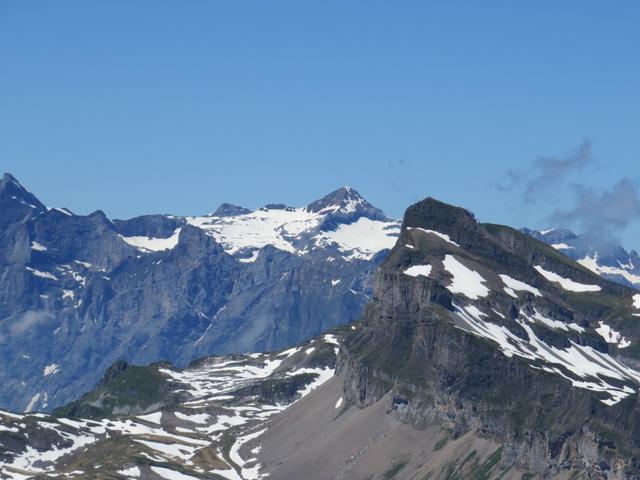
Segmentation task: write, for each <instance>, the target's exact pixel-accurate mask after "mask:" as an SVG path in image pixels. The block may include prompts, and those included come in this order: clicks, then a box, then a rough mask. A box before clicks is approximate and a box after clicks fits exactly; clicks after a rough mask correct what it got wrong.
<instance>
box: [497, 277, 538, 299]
mask: <svg viewBox="0 0 640 480" xmlns="http://www.w3.org/2000/svg"><path fill="white" fill-rule="evenodd" d="M498 276H499V277H500V279H501V280H502V282H503V283H504V284H505V285H506V287H505V289H504V290H505V292H507V294H509V295H511V296H512V297H514V298H518V296H517V295H516V294H515V293H513V291H514V290H515V291H516V292H531V293H533V294H534V295H535V296H536V297H541V296H542V294H541V293H540V290H538V289H537V288H535V287H532V286H531V285H529V284H527V283H524V282H521V281H520V280H516V279H515V278H512V277H510V276H509V275H504V274H502V275H498Z"/></svg>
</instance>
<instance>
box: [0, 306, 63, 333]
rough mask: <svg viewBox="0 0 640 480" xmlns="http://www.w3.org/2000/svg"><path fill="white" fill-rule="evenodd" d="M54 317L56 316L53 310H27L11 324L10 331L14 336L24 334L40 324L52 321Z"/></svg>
mask: <svg viewBox="0 0 640 480" xmlns="http://www.w3.org/2000/svg"><path fill="white" fill-rule="evenodd" d="M53 318H54V316H53V314H52V313H51V312H47V311H44V310H27V311H26V312H24V313H23V314H21V315H20V316H19V317H18V318H17V319H16V320H14V322H13V323H12V324H11V325H10V326H9V332H10V333H11V335H12V336H19V335H23V334H25V333H27V332H29V331H30V330H31V329H33V328H35V327H37V326H39V325H43V324H46V323H48V322H50V321H51V320H53Z"/></svg>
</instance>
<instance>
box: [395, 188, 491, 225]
mask: <svg viewBox="0 0 640 480" xmlns="http://www.w3.org/2000/svg"><path fill="white" fill-rule="evenodd" d="M403 227H405V228H407V227H409V228H423V229H426V230H437V231H444V232H445V233H447V232H449V231H455V230H460V229H462V230H467V231H477V230H478V223H477V221H476V219H475V217H474V215H473V213H471V212H470V211H469V210H466V209H464V208H461V207H455V206H453V205H449V204H447V203H444V202H441V201H439V200H436V199H435V198H431V197H428V198H425V199H424V200H422V201H420V202H418V203H415V204H413V205H411V206H410V207H409V208H408V209H407V211H406V212H405V215H404V220H403Z"/></svg>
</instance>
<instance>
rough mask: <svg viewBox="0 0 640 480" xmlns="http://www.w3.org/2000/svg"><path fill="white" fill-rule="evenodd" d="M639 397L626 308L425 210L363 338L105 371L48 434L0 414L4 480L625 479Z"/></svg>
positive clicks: (501, 229)
mask: <svg viewBox="0 0 640 480" xmlns="http://www.w3.org/2000/svg"><path fill="white" fill-rule="evenodd" d="M243 215H246V214H243ZM186 221H188V220H185V222H186ZM186 225H188V224H186ZM186 225H185V226H183V227H182V228H187V226H186ZM332 231H338V230H332ZM119 235H122V234H119ZM175 248H177V247H175ZM148 255H152V254H148ZM261 256H262V251H261V253H260V254H259V255H258V258H257V260H256V262H258V261H259V260H260V257H261ZM334 367H335V369H334ZM639 390H640V293H638V292H637V291H636V290H634V289H632V288H630V287H628V286H625V285H622V284H620V283H615V282H611V281H609V280H607V279H606V278H603V277H602V276H599V275H597V274H596V273H595V272H593V271H592V270H590V269H588V268H586V267H585V266H583V265H581V264H580V263H578V262H576V261H575V260H573V259H572V258H570V257H568V256H566V255H564V254H563V253H561V252H560V251H559V250H558V249H557V248H554V247H553V246H551V245H548V244H547V243H545V242H543V241H540V240H538V239H536V238H534V237H532V236H531V235H529V234H527V233H524V232H521V231H519V230H516V229H513V228H510V227H506V226H501V225H494V224H484V223H479V222H478V221H477V220H476V219H475V217H474V216H473V214H471V213H470V212H469V211H468V210H465V209H463V208H458V207H454V206H450V205H447V204H444V203H442V202H439V201H437V200H434V199H431V198H428V199H426V200H423V201H421V202H418V203H416V204H415V205H412V206H411V207H409V209H408V210H407V211H406V213H405V215H404V219H403V222H402V225H401V228H400V231H399V236H398V238H397V240H396V241H395V245H394V246H393V248H392V249H391V251H390V252H389V254H388V255H387V256H386V258H385V259H384V260H383V262H382V263H381V265H380V266H379V267H378V269H377V271H376V273H375V281H374V288H373V294H372V298H371V299H370V300H369V301H368V302H367V304H366V306H365V308H364V311H363V314H362V318H361V320H359V321H356V322H354V323H353V324H352V325H350V326H344V327H341V328H338V329H334V330H332V331H330V332H329V333H326V334H321V335H318V336H316V337H314V338H313V339H312V340H310V341H307V342H305V343H301V344H299V345H298V346H296V347H293V348H288V349H285V350H278V351H275V352H273V353H248V354H243V355H238V354H235V355H225V356H215V357H205V358H203V359H201V360H197V361H195V362H193V363H191V364H190V365H188V366H186V367H180V366H173V365H171V364H168V363H157V364H153V365H150V366H148V367H139V366H132V365H129V364H127V363H125V362H122V361H118V362H115V363H114V364H113V365H112V366H111V367H110V368H109V369H108V370H107V371H106V373H105V374H104V376H103V378H102V380H101V381H100V382H99V383H98V385H97V386H96V387H95V388H94V389H93V390H91V391H89V392H88V393H86V394H85V395H83V396H81V397H80V398H77V399H75V401H72V402H69V403H68V404H66V405H64V406H62V407H60V408H58V409H56V410H54V412H53V415H46V414H42V413H13V412H8V411H3V412H0V445H2V450H0V455H1V457H0V461H1V462H2V463H1V465H2V467H1V468H2V470H1V472H2V474H3V475H4V476H5V477H7V478H16V479H17V478H52V477H55V476H61V477H63V478H78V479H86V478H122V479H129V478H142V479H152V480H161V479H182V480H185V479H186V480H193V479H216V480H220V479H230V480H249V479H265V478H273V479H279V480H289V479H299V478H306V479H318V480H320V479H322V480H326V479H332V480H333V479H335V480H338V479H350V480H351V479H353V480H365V479H376V480H378V479H380V480H389V479H396V480H415V479H419V480H426V479H431V480H445V479H514V480H515V479H518V480H524V479H543V478H544V479H558V480H560V479H562V480H569V479H580V478H582V479H593V480H605V479H606V480H609V479H626V480H631V479H638V478H640V460H639V459H640V430H638V423H637V422H636V421H635V420H634V419H635V417H636V416H637V413H638V411H639V410H640V405H639V403H638V402H639V400H638V399H639V395H638V392H639Z"/></svg>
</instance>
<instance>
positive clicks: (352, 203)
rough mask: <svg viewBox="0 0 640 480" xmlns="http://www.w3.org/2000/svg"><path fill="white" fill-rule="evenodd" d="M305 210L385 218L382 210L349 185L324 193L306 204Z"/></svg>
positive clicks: (374, 218) (378, 218)
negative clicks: (319, 197)
mask: <svg viewBox="0 0 640 480" xmlns="http://www.w3.org/2000/svg"><path fill="white" fill-rule="evenodd" d="M306 210H307V211H308V212H314V213H319V212H322V213H326V214H334V215H338V216H350V217H367V218H370V219H372V220H385V219H387V217H386V215H385V214H384V213H383V212H382V210H380V209H378V208H376V207H374V206H373V205H371V204H370V203H369V202H368V201H367V200H365V199H364V198H363V197H362V195H360V194H359V193H358V192H357V191H356V190H355V189H353V188H351V187H342V188H339V189H338V190H335V191H333V192H331V193H329V194H328V195H325V196H324V197H322V198H321V199H319V200H316V201H315V202H312V203H310V204H309V205H307V207H306Z"/></svg>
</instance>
